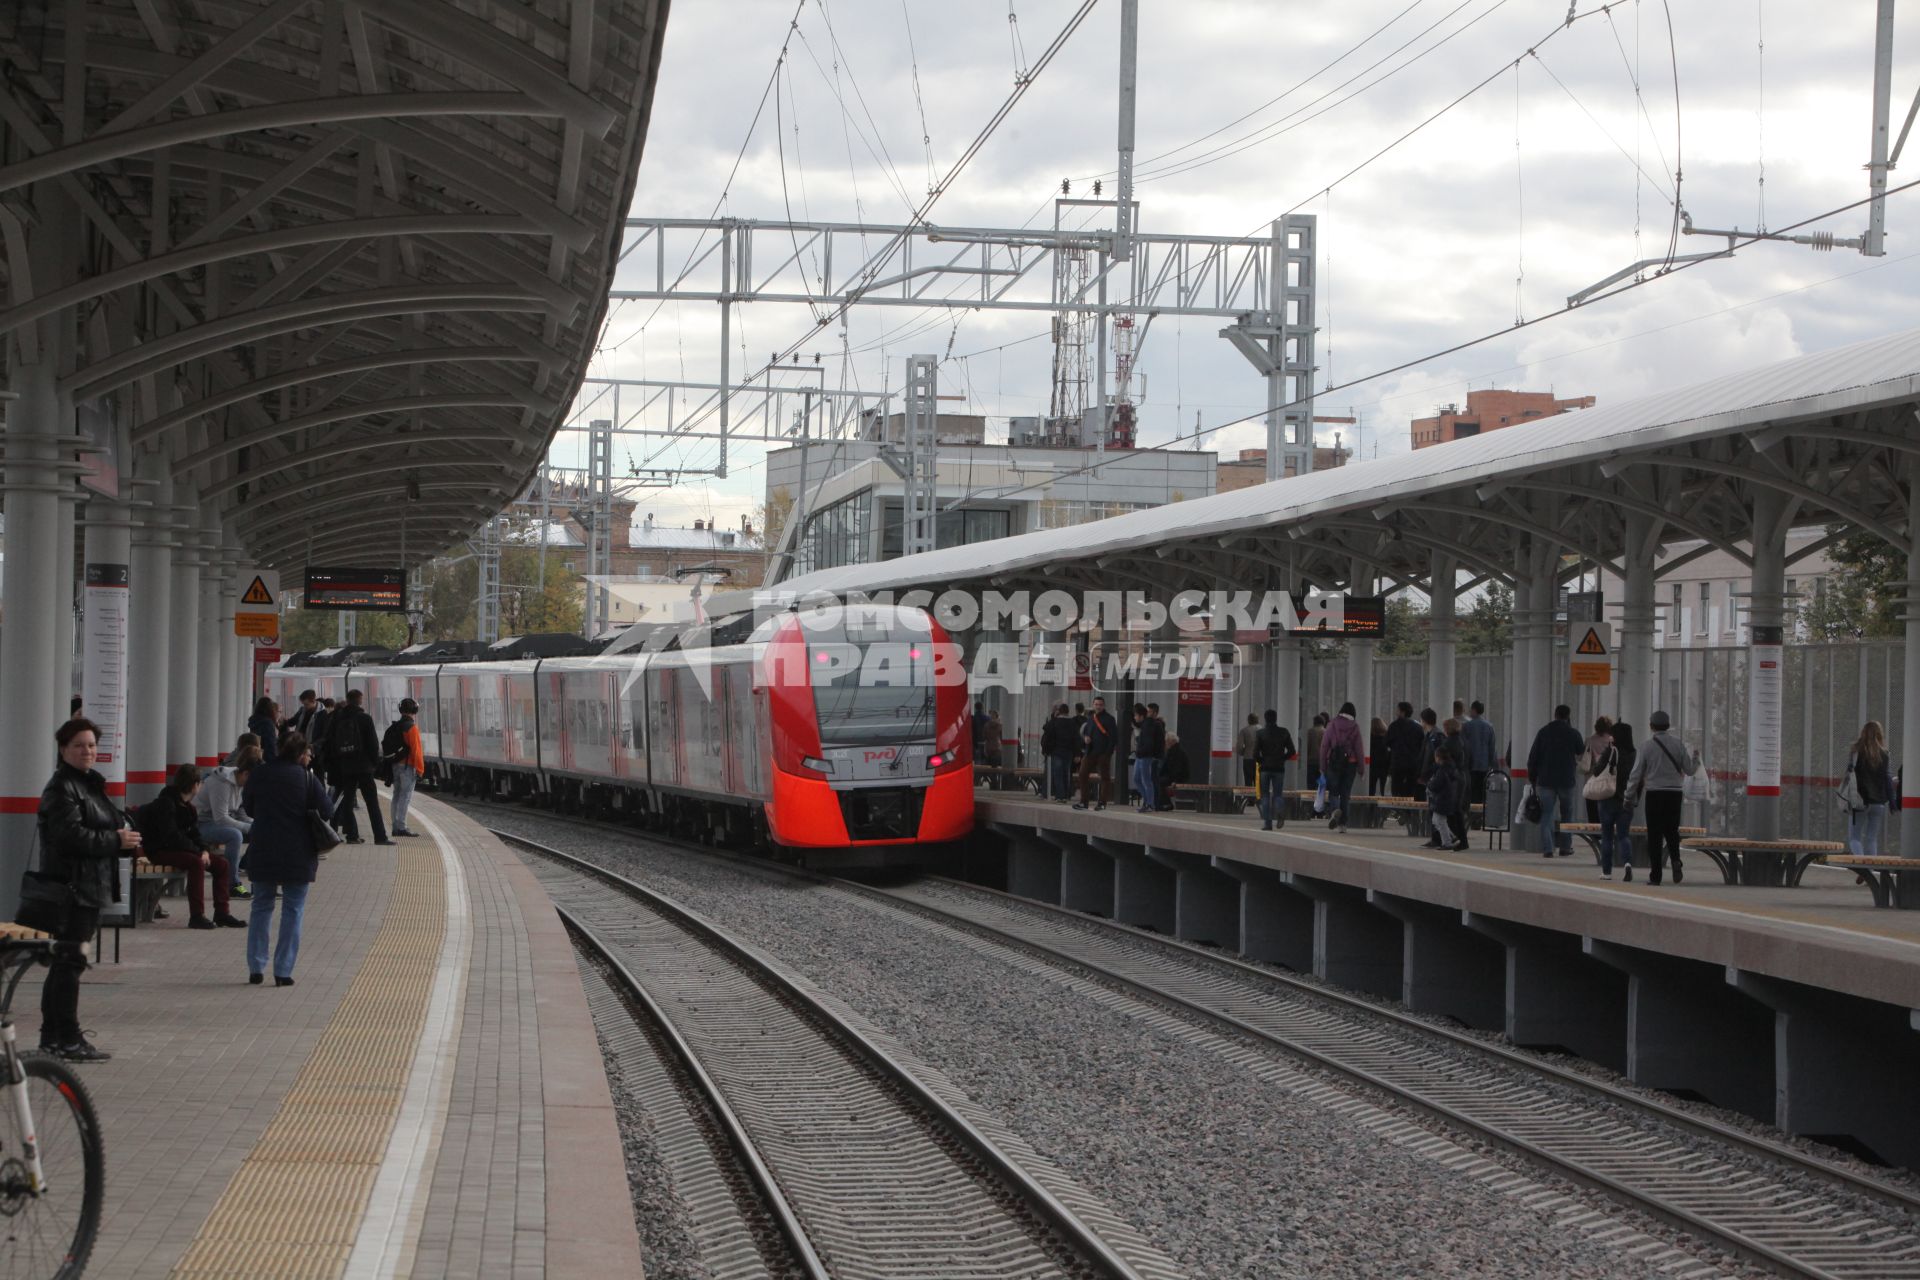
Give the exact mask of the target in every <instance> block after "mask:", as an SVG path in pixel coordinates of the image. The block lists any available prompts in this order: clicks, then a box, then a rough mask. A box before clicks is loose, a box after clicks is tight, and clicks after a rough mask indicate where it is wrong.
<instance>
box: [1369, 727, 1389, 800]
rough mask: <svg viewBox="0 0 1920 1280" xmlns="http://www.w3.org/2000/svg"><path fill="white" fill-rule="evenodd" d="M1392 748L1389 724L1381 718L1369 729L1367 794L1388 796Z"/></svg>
mask: <svg viewBox="0 0 1920 1280" xmlns="http://www.w3.org/2000/svg"><path fill="white" fill-rule="evenodd" d="M1391 754H1392V748H1390V747H1388V746H1387V722H1386V721H1385V720H1382V719H1381V718H1380V717H1379V716H1375V717H1374V718H1373V723H1372V724H1371V725H1369V726H1368V727H1367V794H1368V795H1370V796H1384V795H1386V794H1387V786H1388V782H1387V779H1388V778H1389V777H1390V776H1391V774H1390V771H1389V769H1388V765H1387V760H1388V757H1389V756H1390V755H1391Z"/></svg>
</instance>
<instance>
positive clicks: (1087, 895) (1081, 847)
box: [1048, 832, 1113, 916]
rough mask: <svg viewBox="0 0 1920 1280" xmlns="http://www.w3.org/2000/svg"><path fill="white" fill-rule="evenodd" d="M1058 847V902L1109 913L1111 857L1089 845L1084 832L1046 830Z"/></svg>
mask: <svg viewBox="0 0 1920 1280" xmlns="http://www.w3.org/2000/svg"><path fill="white" fill-rule="evenodd" d="M1048 838H1049V839H1051V840H1052V841H1053V842H1054V844H1055V845H1057V846H1058V847H1059V849H1060V905H1061V906H1063V907H1065V908H1066V909H1067V910H1069V911H1084V912H1087V913H1089V914H1091V915H1096V916H1111V915H1112V914H1113V859H1112V858H1110V857H1108V856H1107V855H1106V854H1104V853H1101V852H1100V851H1099V850H1097V849H1093V848H1091V847H1089V845H1088V844H1087V839H1086V837H1085V836H1080V835H1075V834H1073V833H1071V832H1049V833H1048Z"/></svg>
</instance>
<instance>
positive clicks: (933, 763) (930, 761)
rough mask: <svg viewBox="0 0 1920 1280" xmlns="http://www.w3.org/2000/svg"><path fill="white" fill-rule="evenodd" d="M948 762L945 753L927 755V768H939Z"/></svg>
mask: <svg viewBox="0 0 1920 1280" xmlns="http://www.w3.org/2000/svg"><path fill="white" fill-rule="evenodd" d="M946 762H947V758H946V757H945V756H943V755H937V754H936V755H931V756H928V757H927V768H929V769H938V768H939V767H940V766H941V765H943V764H945V763H946Z"/></svg>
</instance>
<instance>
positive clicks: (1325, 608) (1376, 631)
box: [1295, 596, 1387, 640]
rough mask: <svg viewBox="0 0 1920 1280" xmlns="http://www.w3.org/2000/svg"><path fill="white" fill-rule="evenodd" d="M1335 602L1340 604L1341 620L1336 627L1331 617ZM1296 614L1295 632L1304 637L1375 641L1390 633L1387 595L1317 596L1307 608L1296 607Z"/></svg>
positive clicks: (1307, 603) (1308, 603)
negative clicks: (1347, 637) (1298, 619)
mask: <svg viewBox="0 0 1920 1280" xmlns="http://www.w3.org/2000/svg"><path fill="white" fill-rule="evenodd" d="M1336 601H1337V602H1339V604H1340V617H1341V622H1340V624H1339V625H1337V626H1336V625H1335V624H1334V622H1333V620H1332V619H1331V618H1329V617H1328V614H1330V613H1331V612H1332V611H1333V604H1334V603H1335V602H1336ZM1296 612H1297V613H1298V615H1299V618H1300V623H1299V625H1298V626H1297V627H1296V628H1295V631H1296V632H1297V633H1298V634H1301V635H1317V636H1355V637H1358V638H1359V639H1362V640H1372V639H1376V638H1378V637H1380V636H1382V635H1385V634H1386V630H1387V598H1386V597H1385V596H1326V597H1324V598H1323V597H1319V596H1316V597H1314V598H1313V599H1312V600H1310V601H1307V602H1306V604H1305V606H1304V607H1296Z"/></svg>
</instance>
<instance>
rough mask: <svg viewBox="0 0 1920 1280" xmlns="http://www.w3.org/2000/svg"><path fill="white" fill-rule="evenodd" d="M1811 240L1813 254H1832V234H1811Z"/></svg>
mask: <svg viewBox="0 0 1920 1280" xmlns="http://www.w3.org/2000/svg"><path fill="white" fill-rule="evenodd" d="M1811 239H1812V241H1813V251H1814V252H1815V253H1832V252H1833V232H1831V231H1816V232H1814V233H1813V235H1812V237H1811Z"/></svg>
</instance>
